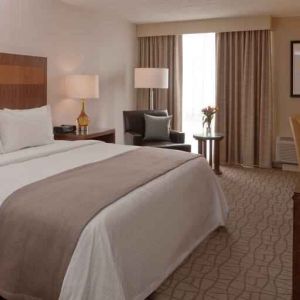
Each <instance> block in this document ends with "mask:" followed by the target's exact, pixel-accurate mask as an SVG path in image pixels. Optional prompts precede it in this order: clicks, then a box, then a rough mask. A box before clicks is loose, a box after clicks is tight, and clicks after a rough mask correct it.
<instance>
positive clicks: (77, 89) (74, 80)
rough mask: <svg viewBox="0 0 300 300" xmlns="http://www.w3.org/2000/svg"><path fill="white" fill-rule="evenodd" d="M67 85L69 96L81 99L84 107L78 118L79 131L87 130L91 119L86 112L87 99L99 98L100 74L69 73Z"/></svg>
mask: <svg viewBox="0 0 300 300" xmlns="http://www.w3.org/2000/svg"><path fill="white" fill-rule="evenodd" d="M65 86H66V94H67V97H69V98H74V99H80V100H81V103H82V109H81V113H80V115H79V116H78V118H77V124H78V131H79V132H87V130H88V126H89V123H90V120H89V117H88V115H87V114H86V112H85V100H86V99H97V98H99V75H69V76H67V77H66V81H65Z"/></svg>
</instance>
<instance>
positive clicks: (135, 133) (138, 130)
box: [123, 110, 191, 152]
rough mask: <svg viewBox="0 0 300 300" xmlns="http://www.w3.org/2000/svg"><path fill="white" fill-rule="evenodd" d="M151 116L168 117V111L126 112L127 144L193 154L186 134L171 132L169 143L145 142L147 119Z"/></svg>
mask: <svg viewBox="0 0 300 300" xmlns="http://www.w3.org/2000/svg"><path fill="white" fill-rule="evenodd" d="M145 114H147V115H151V116H164V117H165V116H168V111H166V110H132V111H124V112H123V116H124V130H125V144H126V145H135V146H150V147H158V148H167V149H175V150H182V151H187V152H191V145H188V144H185V143H184V140H185V134H184V133H183V132H178V131H174V130H171V132H170V140H167V141H144V134H145V117H144V115H145Z"/></svg>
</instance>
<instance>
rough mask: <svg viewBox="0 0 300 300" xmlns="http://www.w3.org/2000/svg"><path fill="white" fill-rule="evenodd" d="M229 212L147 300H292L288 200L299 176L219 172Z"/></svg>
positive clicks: (253, 171) (234, 170)
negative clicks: (224, 223) (226, 219)
mask: <svg viewBox="0 0 300 300" xmlns="http://www.w3.org/2000/svg"><path fill="white" fill-rule="evenodd" d="M222 171H223V176H221V177H220V179H219V180H220V182H221V185H222V187H223V189H224V192H225V195H226V197H227V201H228V204H229V207H230V214H229V220H228V222H227V225H226V228H219V229H218V230H216V231H215V232H213V233H212V234H210V235H209V236H208V237H207V238H206V239H205V241H204V242H202V243H201V244H200V245H199V246H198V247H197V248H196V250H195V251H194V252H193V253H192V254H191V255H190V257H189V258H188V259H186V261H185V262H184V263H183V264H182V265H181V266H180V267H179V268H178V269H177V270H176V271H175V272H174V273H173V274H172V275H171V276H170V277H169V278H168V279H167V280H166V281H165V282H164V283H163V284H162V286H161V287H160V288H159V289H158V290H157V291H156V292H155V293H154V294H152V295H151V296H150V297H149V300H150V299H151V300H166V299H180V300H192V299H196V300H200V299H208V300H210V299H218V300H223V299H224V300H227V299H228V300H234V299H238V300H240V299H241V300H242V299H251V300H252V299H253V300H256V299H261V300H269V299H276V300H277V299H282V300H285V299H289V300H290V299H291V294H292V228H293V202H292V199H291V197H292V195H293V192H294V188H295V185H296V181H297V179H299V174H297V173H292V172H282V171H279V170H262V169H243V168H229V167H224V168H222Z"/></svg>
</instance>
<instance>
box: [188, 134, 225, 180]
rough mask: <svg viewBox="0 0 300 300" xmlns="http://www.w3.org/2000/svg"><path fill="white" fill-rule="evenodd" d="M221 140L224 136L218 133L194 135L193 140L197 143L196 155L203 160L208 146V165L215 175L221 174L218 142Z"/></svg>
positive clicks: (206, 154)
mask: <svg viewBox="0 0 300 300" xmlns="http://www.w3.org/2000/svg"><path fill="white" fill-rule="evenodd" d="M223 138H224V135H223V134H220V133H212V134H194V139H196V140H197V141H198V153H199V154H201V155H203V156H204V157H205V158H207V156H208V145H209V165H210V166H211V167H212V168H213V170H214V171H215V173H216V174H217V175H221V174H222V172H221V171H220V142H221V141H222V140H223ZM213 150H214V151H213Z"/></svg>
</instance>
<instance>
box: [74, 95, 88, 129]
mask: <svg viewBox="0 0 300 300" xmlns="http://www.w3.org/2000/svg"><path fill="white" fill-rule="evenodd" d="M81 101H82V108H81V113H80V115H79V117H78V118H77V124H78V131H79V132H87V131H88V127H89V123H90V119H89V117H88V115H87V114H86V112H85V100H84V99H82V100H81Z"/></svg>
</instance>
